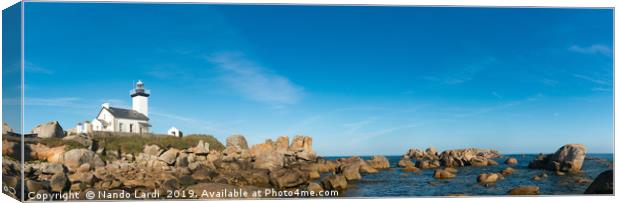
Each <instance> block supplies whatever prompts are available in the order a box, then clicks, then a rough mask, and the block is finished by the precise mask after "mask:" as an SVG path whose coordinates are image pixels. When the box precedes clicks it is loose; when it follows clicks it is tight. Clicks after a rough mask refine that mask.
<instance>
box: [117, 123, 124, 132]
mask: <svg viewBox="0 0 620 203" xmlns="http://www.w3.org/2000/svg"><path fill="white" fill-rule="evenodd" d="M118 131H119V132H123V123H119V124H118Z"/></svg>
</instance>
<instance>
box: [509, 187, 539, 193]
mask: <svg viewBox="0 0 620 203" xmlns="http://www.w3.org/2000/svg"><path fill="white" fill-rule="evenodd" d="M539 190H540V188H539V187H537V186H519V187H515V188H512V189H511V190H510V191H508V194H510V195H538V194H540V192H539Z"/></svg>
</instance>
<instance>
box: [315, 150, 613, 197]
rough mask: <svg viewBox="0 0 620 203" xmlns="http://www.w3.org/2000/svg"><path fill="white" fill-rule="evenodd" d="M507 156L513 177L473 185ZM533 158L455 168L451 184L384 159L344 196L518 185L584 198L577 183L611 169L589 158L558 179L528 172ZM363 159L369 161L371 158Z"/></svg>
mask: <svg viewBox="0 0 620 203" xmlns="http://www.w3.org/2000/svg"><path fill="white" fill-rule="evenodd" d="M508 156H513V157H515V158H517V159H518V160H519V164H518V165H515V166H511V167H512V168H514V169H516V172H515V173H513V174H511V175H507V176H506V177H505V179H504V180H501V181H498V182H497V183H496V184H494V185H490V186H488V187H487V186H483V185H480V184H478V183H477V182H476V179H477V177H478V175H479V174H481V173H489V172H499V171H501V170H502V169H504V168H506V167H508V165H505V164H504V160H505V159H506V158H505V157H508ZM536 156H537V155H536V154H528V155H504V157H502V158H497V159H495V161H497V163H499V165H497V166H488V167H462V168H458V173H457V176H456V178H454V179H450V180H438V179H434V178H433V177H432V176H433V170H432V169H428V170H424V171H423V172H421V173H408V172H401V171H400V168H398V167H397V166H396V164H397V163H398V161H399V160H400V158H401V156H387V158H388V160H389V161H390V165H391V168H390V169H387V170H382V171H380V172H379V173H375V174H362V180H358V181H351V182H349V184H350V185H349V189H347V190H346V191H345V192H344V194H343V195H344V196H348V197H399V196H445V195H450V194H465V195H478V196H479V195H506V193H507V192H508V191H509V190H510V189H512V188H513V187H516V186H519V185H535V186H538V187H540V192H541V194H544V195H562V194H583V192H584V191H585V189H586V188H587V187H588V186H589V182H588V183H585V184H579V183H577V182H576V181H577V180H578V179H580V178H588V179H590V180H594V178H596V176H597V175H598V174H599V173H601V172H603V171H605V170H608V169H612V168H613V155H612V154H588V155H587V158H586V160H585V162H584V165H583V167H582V171H583V173H581V174H567V175H564V176H557V175H555V173H553V172H551V171H544V170H533V169H528V168H527V165H528V163H529V162H530V161H531V160H532V159H534V158H536ZM337 158H339V157H326V159H337ZM362 158H364V159H365V160H368V159H370V157H362ZM592 158H596V160H594V159H592ZM541 173H546V174H547V175H548V178H546V179H543V180H540V181H535V180H532V177H534V176H536V175H539V174H541Z"/></svg>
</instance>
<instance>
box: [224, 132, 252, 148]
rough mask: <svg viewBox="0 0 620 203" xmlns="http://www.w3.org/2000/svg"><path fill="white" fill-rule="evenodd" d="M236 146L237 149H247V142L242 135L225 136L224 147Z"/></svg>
mask: <svg viewBox="0 0 620 203" xmlns="http://www.w3.org/2000/svg"><path fill="white" fill-rule="evenodd" d="M231 146H234V147H238V148H239V149H248V142H247V141H246V140H245V137H243V135H231V136H230V137H228V138H226V147H231Z"/></svg>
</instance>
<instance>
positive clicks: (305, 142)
mask: <svg viewBox="0 0 620 203" xmlns="http://www.w3.org/2000/svg"><path fill="white" fill-rule="evenodd" d="M289 150H290V151H291V152H293V153H294V154H295V157H297V158H299V159H302V160H305V161H314V160H316V153H314V150H313V149H312V137H309V136H300V135H297V136H295V138H293V142H292V143H291V146H290V147H289Z"/></svg>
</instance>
